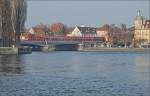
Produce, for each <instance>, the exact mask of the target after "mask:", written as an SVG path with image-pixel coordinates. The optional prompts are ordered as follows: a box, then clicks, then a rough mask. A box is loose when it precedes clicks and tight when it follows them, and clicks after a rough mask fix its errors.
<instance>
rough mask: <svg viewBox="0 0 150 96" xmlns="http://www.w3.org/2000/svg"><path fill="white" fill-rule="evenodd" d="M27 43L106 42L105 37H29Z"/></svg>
mask: <svg viewBox="0 0 150 96" xmlns="http://www.w3.org/2000/svg"><path fill="white" fill-rule="evenodd" d="M26 41H102V42H104V41H105V38H104V37H77V36H76V37H75V36H72V37H71V36H45V37H41V36H34V35H31V36H28V39H27V40H26Z"/></svg>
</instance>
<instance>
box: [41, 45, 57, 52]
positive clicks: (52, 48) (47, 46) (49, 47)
mask: <svg viewBox="0 0 150 96" xmlns="http://www.w3.org/2000/svg"><path fill="white" fill-rule="evenodd" d="M54 50H55V46H54V45H45V46H43V47H42V51H43V52H50V51H54Z"/></svg>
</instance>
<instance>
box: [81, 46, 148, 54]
mask: <svg viewBox="0 0 150 96" xmlns="http://www.w3.org/2000/svg"><path fill="white" fill-rule="evenodd" d="M79 51H82V52H149V53H150V48H100V47H95V48H93V47H91V48H83V50H79Z"/></svg>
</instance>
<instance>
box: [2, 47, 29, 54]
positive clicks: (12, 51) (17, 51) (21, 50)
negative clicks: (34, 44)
mask: <svg viewBox="0 0 150 96" xmlns="http://www.w3.org/2000/svg"><path fill="white" fill-rule="evenodd" d="M30 53H32V50H31V48H29V47H20V48H17V47H0V55H17V54H30Z"/></svg>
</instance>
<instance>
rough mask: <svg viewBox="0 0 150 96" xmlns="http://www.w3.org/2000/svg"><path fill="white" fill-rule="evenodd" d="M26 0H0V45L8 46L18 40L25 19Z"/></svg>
mask: <svg viewBox="0 0 150 96" xmlns="http://www.w3.org/2000/svg"><path fill="white" fill-rule="evenodd" d="M26 5H27V4H26V0H0V35H1V36H0V37H1V41H2V44H1V45H2V46H5V47H8V46H9V47H10V46H12V45H13V44H14V43H15V42H17V41H19V40H20V31H22V29H23V28H24V23H25V20H26V8H27V6H26Z"/></svg>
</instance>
